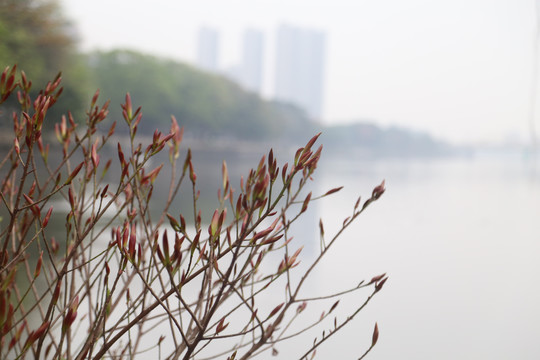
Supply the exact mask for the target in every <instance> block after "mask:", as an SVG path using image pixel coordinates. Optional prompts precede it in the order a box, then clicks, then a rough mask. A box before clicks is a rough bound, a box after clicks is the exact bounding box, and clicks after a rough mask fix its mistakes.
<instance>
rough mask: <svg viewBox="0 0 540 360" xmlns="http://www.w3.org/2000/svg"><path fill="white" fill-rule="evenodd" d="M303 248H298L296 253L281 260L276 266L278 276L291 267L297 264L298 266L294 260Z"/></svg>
mask: <svg viewBox="0 0 540 360" xmlns="http://www.w3.org/2000/svg"><path fill="white" fill-rule="evenodd" d="M303 248H304V247H303V246H302V247H300V249H298V250H296V252H295V253H294V254H293V255H292V256H287V255H285V258H284V259H283V260H281V262H280V263H279V266H278V270H277V272H278V274H281V273H283V272H285V271H287V270H289V269H292V268H293V267H295V266H297V265H298V264H300V261H298V262H297V261H296V259H297V258H298V255H300V252H301V251H302V249H303Z"/></svg>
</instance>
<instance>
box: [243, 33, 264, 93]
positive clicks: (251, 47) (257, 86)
mask: <svg viewBox="0 0 540 360" xmlns="http://www.w3.org/2000/svg"><path fill="white" fill-rule="evenodd" d="M263 58H264V34H263V33H262V31H259V30H254V29H248V30H246V31H245V32H244V38H243V49H242V64H241V66H240V69H241V73H240V80H241V83H242V85H243V86H244V87H245V88H246V89H248V90H251V91H253V92H256V93H259V94H260V93H261V91H262V76H263V75H262V74H263Z"/></svg>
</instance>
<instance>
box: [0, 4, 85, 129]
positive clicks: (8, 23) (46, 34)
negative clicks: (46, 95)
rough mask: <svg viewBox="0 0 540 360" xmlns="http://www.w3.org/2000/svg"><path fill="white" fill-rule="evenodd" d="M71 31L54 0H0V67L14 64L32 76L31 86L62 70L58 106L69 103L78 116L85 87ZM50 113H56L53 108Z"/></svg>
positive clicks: (83, 72)
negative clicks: (61, 88)
mask: <svg viewBox="0 0 540 360" xmlns="http://www.w3.org/2000/svg"><path fill="white" fill-rule="evenodd" d="M73 33H74V28H73V27H72V26H71V24H70V23H69V22H67V20H66V19H65V18H64V17H63V16H62V13H61V11H60V7H59V5H58V3H57V1H55V0H0V67H1V69H4V68H5V67H6V66H11V65H13V64H17V65H18V66H19V68H20V69H24V70H25V72H26V75H27V76H29V77H30V78H32V79H33V81H34V85H33V89H40V88H42V87H44V86H45V84H46V83H47V81H48V80H50V79H52V78H54V77H55V76H56V75H57V74H58V73H59V72H60V71H62V72H63V73H64V78H65V81H64V96H62V98H60V100H59V101H60V104H61V106H60V108H67V107H69V108H70V109H72V111H74V113H75V114H76V115H78V116H82V115H83V114H84V112H83V111H82V109H83V108H84V106H85V105H86V104H85V103H84V100H85V99H86V98H87V97H88V95H89V88H88V87H87V85H88V83H87V78H86V72H85V69H84V67H83V66H82V65H83V62H82V61H81V60H82V59H81V57H80V55H79V54H78V53H77V51H76V48H75V44H76V42H75V38H74V37H73ZM36 93H37V92H36V91H34V92H32V94H33V95H35V94H36ZM15 102H16V100H12V101H11V105H12V106H14V104H15ZM50 115H51V117H53V118H57V119H58V118H59V117H60V113H57V112H56V110H55V109H52V112H51V114H50ZM78 116H77V117H78Z"/></svg>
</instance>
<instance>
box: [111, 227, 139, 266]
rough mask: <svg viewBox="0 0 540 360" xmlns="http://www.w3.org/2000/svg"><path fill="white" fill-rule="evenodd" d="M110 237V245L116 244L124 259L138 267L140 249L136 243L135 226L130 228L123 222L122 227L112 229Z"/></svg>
mask: <svg viewBox="0 0 540 360" xmlns="http://www.w3.org/2000/svg"><path fill="white" fill-rule="evenodd" d="M112 235H113V241H112V242H111V245H114V244H116V246H117V247H118V249H119V250H120V253H121V254H122V255H123V256H124V258H125V259H127V260H128V261H130V262H131V263H132V264H137V266H139V265H140V264H141V260H142V259H141V258H142V248H141V244H138V243H137V227H136V224H135V223H132V224H131V226H130V225H129V223H128V222H127V221H125V222H124V225H123V226H118V227H117V228H113V229H112Z"/></svg>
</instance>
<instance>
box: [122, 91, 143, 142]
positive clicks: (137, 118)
mask: <svg viewBox="0 0 540 360" xmlns="http://www.w3.org/2000/svg"><path fill="white" fill-rule="evenodd" d="M121 107H122V116H123V117H124V120H125V121H126V123H127V124H128V126H129V131H130V135H131V140H133V139H134V138H135V135H136V134H137V128H138V126H139V123H140V122H141V119H142V113H141V107H140V106H139V107H138V108H137V110H135V112H133V105H132V103H131V95H129V93H127V94H126V102H125V104H122V105H121Z"/></svg>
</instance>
